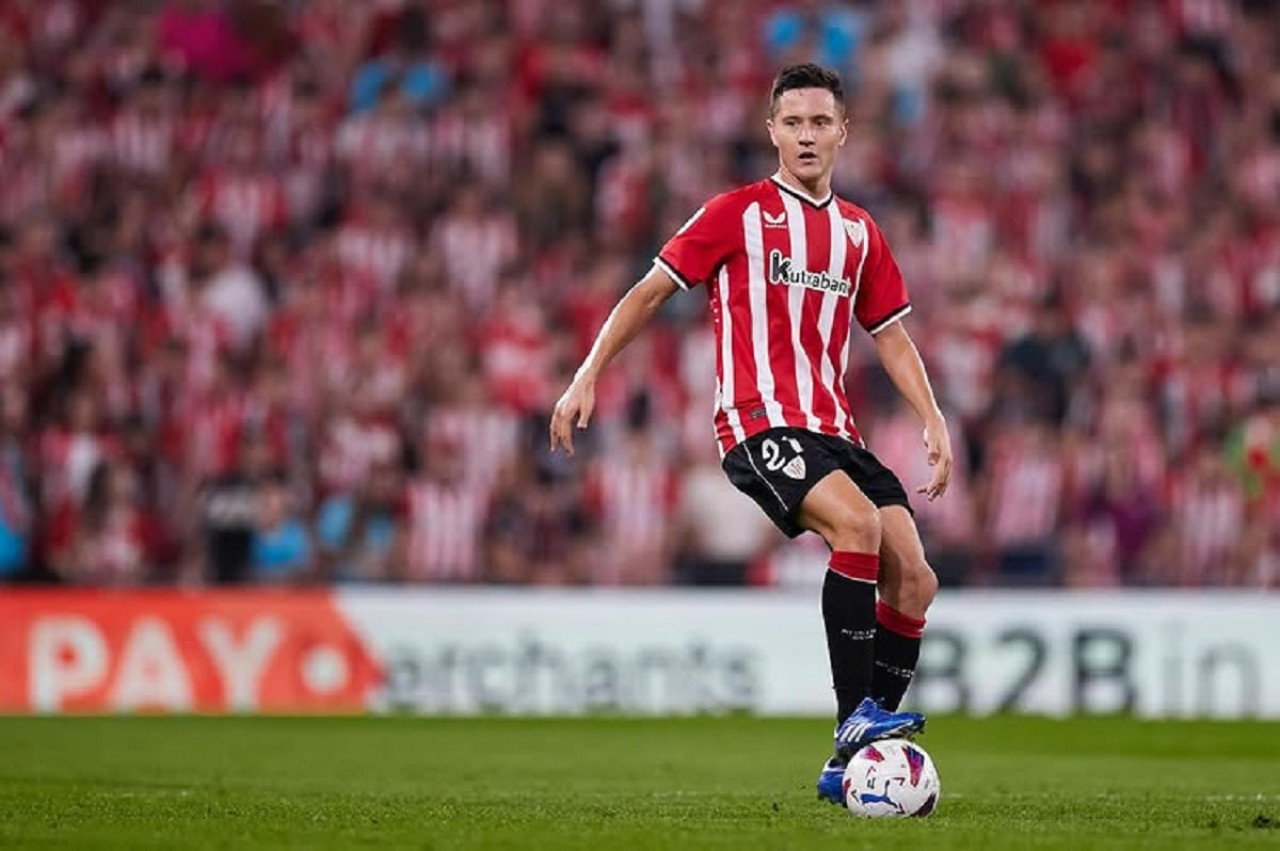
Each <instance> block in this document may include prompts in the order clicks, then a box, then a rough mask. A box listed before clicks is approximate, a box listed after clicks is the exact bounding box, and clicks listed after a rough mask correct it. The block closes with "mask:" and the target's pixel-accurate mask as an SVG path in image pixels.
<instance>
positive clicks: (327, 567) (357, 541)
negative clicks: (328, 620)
mask: <svg viewBox="0 0 1280 851" xmlns="http://www.w3.org/2000/svg"><path fill="white" fill-rule="evenodd" d="M403 513H404V492H403V483H402V476H401V473H400V469H399V467H398V466H397V464H395V463H394V462H390V461H382V462H376V463H375V464H374V465H373V467H372V468H371V469H370V470H369V475H368V478H366V479H365V482H364V486H363V487H362V488H361V489H360V491H359V492H358V493H355V494H350V493H335V494H333V495H332V496H330V497H329V498H328V499H326V500H325V501H324V503H323V504H322V505H321V506H320V512H319V515H318V517H317V520H316V543H317V545H318V550H319V551H318V559H319V565H320V575H321V577H323V578H325V579H329V580H334V581H337V582H381V581H388V580H399V579H402V578H403V576H404V558H405V551H404V548H405V540H404V522H403V520H402V515H403Z"/></svg>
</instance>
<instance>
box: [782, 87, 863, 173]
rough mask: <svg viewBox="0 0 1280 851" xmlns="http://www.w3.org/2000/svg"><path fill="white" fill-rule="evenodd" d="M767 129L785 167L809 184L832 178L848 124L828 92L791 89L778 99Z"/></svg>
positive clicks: (832, 96) (824, 90)
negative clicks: (832, 171) (832, 170)
mask: <svg viewBox="0 0 1280 851" xmlns="http://www.w3.org/2000/svg"><path fill="white" fill-rule="evenodd" d="M768 126H769V138H770V139H771V140H772V141H773V146H774V147H775V148H777V149H778V158H779V159H780V160H781V162H782V167H783V168H784V169H786V170H787V171H789V172H790V173H791V174H792V175H794V176H795V177H797V178H798V179H800V180H801V181H803V182H805V183H810V182H822V181H825V180H826V179H828V178H829V177H830V175H831V169H832V168H833V167H834V165H835V161H836V152H837V151H838V150H839V149H840V146H841V145H843V144H844V140H845V138H846V137H847V136H848V127H849V122H848V121H846V120H845V117H844V112H843V110H841V109H840V106H839V105H838V104H837V103H836V98H835V95H833V94H832V93H831V92H829V91H827V90H826V89H791V90H789V91H785V92H783V93H782V94H781V95H779V96H778V102H777V105H776V106H775V108H774V113H773V116H772V117H771V118H770V119H769V121H768Z"/></svg>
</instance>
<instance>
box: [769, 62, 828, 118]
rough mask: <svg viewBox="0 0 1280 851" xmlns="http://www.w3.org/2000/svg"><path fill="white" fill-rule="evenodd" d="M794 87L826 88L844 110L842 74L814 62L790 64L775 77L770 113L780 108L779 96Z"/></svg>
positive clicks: (770, 100)
mask: <svg viewBox="0 0 1280 851" xmlns="http://www.w3.org/2000/svg"><path fill="white" fill-rule="evenodd" d="M792 89H826V90H827V91H829V92H831V94H832V96H834V97H835V99H836V105H837V106H839V107H840V110H841V111H842V112H843V111H844V83H842V82H841V81H840V75H839V74H837V73H836V72H835V71H833V70H832V69H830V68H824V67H822V66H821V65H816V64H814V63H813V62H805V63H802V64H800V65H788V66H787V67H786V68H783V69H782V70H781V71H779V72H778V76H776V77H774V78H773V91H772V92H771V93H770V95H769V114H770V115H773V114H774V112H776V111H777V109H778V98H780V97H782V93H783V92H789V91H791V90H792Z"/></svg>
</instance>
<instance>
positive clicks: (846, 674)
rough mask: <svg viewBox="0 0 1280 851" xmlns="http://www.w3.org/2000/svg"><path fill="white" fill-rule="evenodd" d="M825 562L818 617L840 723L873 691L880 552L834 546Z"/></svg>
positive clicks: (837, 717) (837, 719) (837, 718)
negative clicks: (820, 612)
mask: <svg viewBox="0 0 1280 851" xmlns="http://www.w3.org/2000/svg"><path fill="white" fill-rule="evenodd" d="M829 567H830V569H829V570H827V576H826V579H825V580H824V581H823V583H822V621H823V624H824V625H825V626H826V630H827V652H828V654H830V657H831V682H832V684H833V685H834V686H835V692H836V723H841V722H843V721H844V719H846V718H848V717H849V716H850V715H851V714H853V710H854V709H856V708H857V706H858V703H859V702H861V700H862V699H863V698H864V697H867V696H868V695H870V694H871V687H872V682H873V673H872V672H873V670H874V667H875V647H876V642H875V634H876V576H877V575H878V574H879V572H880V556H879V555H877V554H875V553H855V552H841V551H836V552H833V553H832V554H831V561H830V562H829Z"/></svg>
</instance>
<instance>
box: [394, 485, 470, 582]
mask: <svg viewBox="0 0 1280 851" xmlns="http://www.w3.org/2000/svg"><path fill="white" fill-rule="evenodd" d="M407 498H408V503H409V522H408V526H409V542H408V553H407V555H406V561H407V564H406V568H407V570H406V572H407V574H408V578H409V580H410V581H412V582H474V581H476V580H477V579H479V575H478V574H479V568H480V554H481V553H480V539H481V535H482V533H483V531H484V522H485V517H486V511H487V510H488V507H489V495H488V493H487V492H486V491H485V490H483V489H482V488H478V487H475V486H474V485H473V484H467V483H465V482H460V483H457V484H456V485H449V484H445V483H443V482H440V481H436V480H432V479H419V480H418V481H415V482H414V483H412V484H411V485H409V488H408V491H407Z"/></svg>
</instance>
